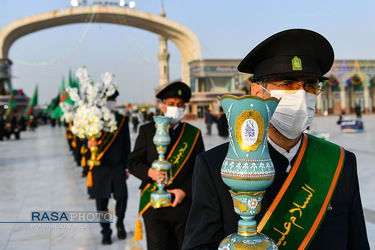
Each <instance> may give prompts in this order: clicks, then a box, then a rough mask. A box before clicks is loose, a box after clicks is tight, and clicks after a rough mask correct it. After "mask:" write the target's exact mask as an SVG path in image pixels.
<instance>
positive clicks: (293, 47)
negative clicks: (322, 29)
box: [238, 29, 334, 80]
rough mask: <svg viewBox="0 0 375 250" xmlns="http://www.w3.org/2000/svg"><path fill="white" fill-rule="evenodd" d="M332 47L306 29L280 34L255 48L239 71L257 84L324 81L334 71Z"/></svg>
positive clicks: (320, 36)
mask: <svg viewBox="0 0 375 250" xmlns="http://www.w3.org/2000/svg"><path fill="white" fill-rule="evenodd" d="M333 61H334V52H333V48H332V46H331V44H330V43H329V42H328V40H327V39H326V38H324V37H323V36H322V35H320V34H319V33H316V32H314V31H311V30H306V29H290V30H285V31H281V32H279V33H277V34H275V35H272V36H271V37H269V38H267V39H266V40H264V41H263V42H261V43H260V44H259V45H258V46H256V47H255V48H254V49H253V50H252V51H250V53H249V54H247V56H246V57H245V58H244V59H243V60H242V61H241V62H240V64H239V65H238V70H239V71H240V72H244V73H250V74H253V77H254V80H258V79H261V78H270V77H282V76H311V77H317V78H319V79H321V80H323V79H328V78H326V77H324V74H326V73H327V72H328V71H329V70H330V69H331V67H332V64H333Z"/></svg>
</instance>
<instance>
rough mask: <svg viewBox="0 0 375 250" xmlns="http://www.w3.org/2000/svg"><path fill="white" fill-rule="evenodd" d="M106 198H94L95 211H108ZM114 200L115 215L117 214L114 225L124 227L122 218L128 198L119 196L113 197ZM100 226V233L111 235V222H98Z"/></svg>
mask: <svg viewBox="0 0 375 250" xmlns="http://www.w3.org/2000/svg"><path fill="white" fill-rule="evenodd" d="M108 200H109V199H106V198H96V199H95V202H96V210H97V211H108ZM115 200H116V210H115V211H116V216H117V222H116V226H117V227H118V226H120V227H122V228H124V218H125V211H126V204H127V200H128V196H127V195H126V196H123V197H120V198H115ZM100 226H101V227H102V231H101V233H102V234H103V236H106V235H111V234H112V230H111V224H110V223H100Z"/></svg>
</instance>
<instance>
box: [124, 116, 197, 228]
mask: <svg viewBox="0 0 375 250" xmlns="http://www.w3.org/2000/svg"><path fill="white" fill-rule="evenodd" d="M182 127H183V123H179V124H178V126H177V128H176V129H175V130H173V129H170V130H169V135H170V137H171V143H170V144H169V146H168V149H167V153H166V154H165V155H166V156H167V155H169V152H170V150H171V148H172V147H173V145H174V144H175V142H176V141H177V139H178V138H179V136H180V134H181V131H182ZM155 132H156V128H155V122H149V123H146V124H144V125H142V126H141V127H140V128H139V134H138V137H137V140H136V142H135V146H134V150H133V152H131V153H130V156H129V159H128V168H129V172H130V173H131V174H133V175H134V176H136V177H137V178H138V179H140V180H141V181H142V183H141V186H140V187H139V188H140V189H141V190H143V188H144V187H145V186H146V185H147V184H148V183H149V182H150V183H151V182H153V180H152V179H151V178H149V177H148V170H149V168H150V167H151V164H152V162H153V161H154V160H156V159H157V158H158V153H157V152H156V146H155V144H154V143H153V141H152V140H153V137H154V135H155ZM202 152H204V144H203V140H202V136H201V133H200V135H199V137H198V139H197V142H196V144H195V147H194V148H193V151H192V153H191V154H190V157H189V159H188V160H187V161H186V163H185V165H184V166H183V167H182V169H181V171H180V172H179V173H178V175H177V177H176V178H175V179H174V180H173V182H172V184H171V185H169V186H168V187H166V189H175V188H179V189H182V190H183V191H184V192H185V193H186V197H185V198H184V200H183V201H182V202H181V203H180V204H179V205H178V206H177V207H175V208H172V207H167V208H163V209H152V208H149V209H147V212H150V210H152V211H154V212H155V216H163V215H166V216H165V218H166V220H168V219H172V220H176V221H186V218H187V215H188V213H189V209H190V205H191V181H192V176H193V169H194V165H195V158H196V156H197V155H198V154H199V153H202ZM159 213H161V214H159ZM167 215H168V216H167Z"/></svg>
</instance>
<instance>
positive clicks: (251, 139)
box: [234, 109, 264, 152]
mask: <svg viewBox="0 0 375 250" xmlns="http://www.w3.org/2000/svg"><path fill="white" fill-rule="evenodd" d="M234 131H235V133H236V140H237V142H238V144H239V146H240V148H241V149H242V150H246V151H247V152H250V151H255V150H257V149H258V147H259V145H260V144H261V143H262V141H263V136H264V119H263V118H262V116H261V114H260V112H259V111H254V110H253V109H251V110H250V111H249V110H244V111H243V112H242V113H241V115H240V116H237V118H236V123H235V125H234Z"/></svg>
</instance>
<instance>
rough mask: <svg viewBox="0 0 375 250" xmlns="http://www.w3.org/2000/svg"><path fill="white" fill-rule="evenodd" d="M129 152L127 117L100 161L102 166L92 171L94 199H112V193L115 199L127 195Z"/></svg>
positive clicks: (92, 194) (92, 193)
mask: <svg viewBox="0 0 375 250" xmlns="http://www.w3.org/2000/svg"><path fill="white" fill-rule="evenodd" d="M117 115H120V114H117ZM118 125H119V124H118ZM129 152H130V137H129V118H128V117H125V121H124V124H123V125H122V127H121V129H120V131H119V132H118V134H117V136H116V138H115V140H114V141H113V142H112V144H111V146H110V147H109V148H108V150H107V151H106V152H105V153H104V155H103V156H102V158H101V159H100V166H95V167H94V168H93V169H92V179H93V186H92V188H91V190H90V194H91V196H92V197H94V198H110V197H111V193H113V196H114V197H115V198H117V197H119V198H121V197H124V196H126V195H127V193H128V190H127V186H126V172H125V171H126V169H127V167H126V160H127V158H128V155H129Z"/></svg>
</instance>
